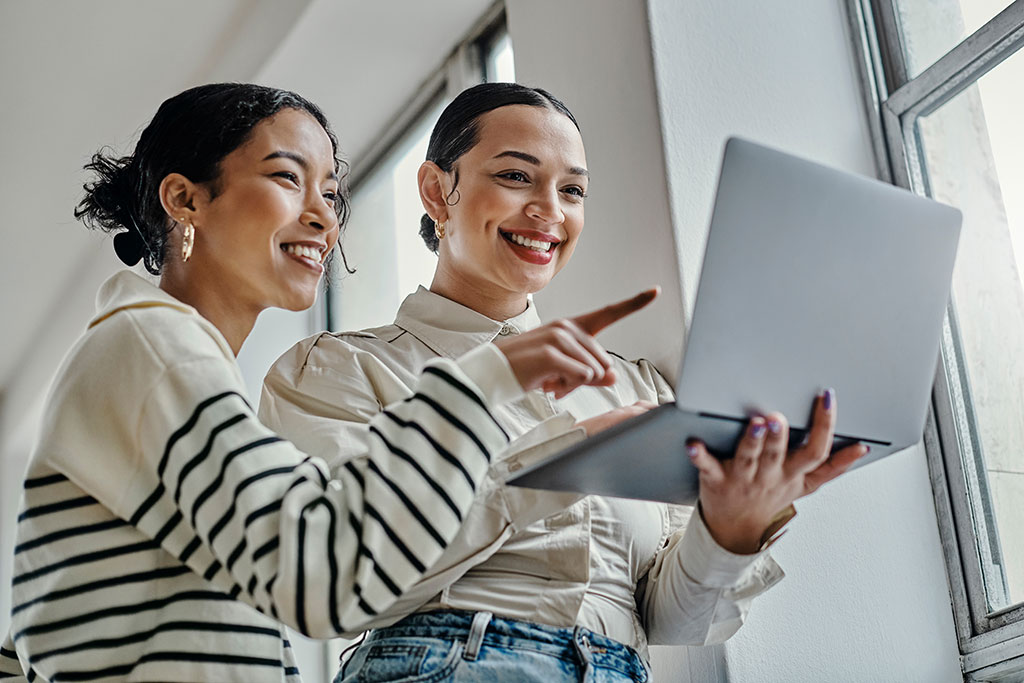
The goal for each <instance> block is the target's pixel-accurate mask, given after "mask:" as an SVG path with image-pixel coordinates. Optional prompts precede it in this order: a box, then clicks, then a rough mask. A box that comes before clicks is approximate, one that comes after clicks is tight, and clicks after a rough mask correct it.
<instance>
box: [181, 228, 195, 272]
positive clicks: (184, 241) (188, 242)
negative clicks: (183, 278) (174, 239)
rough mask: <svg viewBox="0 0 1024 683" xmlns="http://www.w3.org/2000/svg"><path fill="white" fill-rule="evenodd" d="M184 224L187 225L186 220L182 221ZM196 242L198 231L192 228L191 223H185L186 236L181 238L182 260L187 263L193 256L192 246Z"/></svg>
mask: <svg viewBox="0 0 1024 683" xmlns="http://www.w3.org/2000/svg"><path fill="white" fill-rule="evenodd" d="M181 222H182V223H185V219H184V218H182V219H181ZM195 242H196V229H195V228H194V227H192V224H191V223H185V234H184V235H182V238H181V260H182V262H187V261H188V259H189V257H191V256H192V246H193V245H194V244H195Z"/></svg>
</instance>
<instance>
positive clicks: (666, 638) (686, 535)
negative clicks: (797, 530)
mask: <svg viewBox="0 0 1024 683" xmlns="http://www.w3.org/2000/svg"><path fill="white" fill-rule="evenodd" d="M782 577H783V572H782V570H781V568H779V566H778V565H777V564H776V563H775V561H774V560H773V559H772V558H771V557H770V556H769V555H768V553H767V551H763V552H760V553H757V554H754V555H736V554H734V553H730V552H728V551H727V550H725V549H724V548H721V547H720V546H718V545H717V544H716V543H715V541H714V539H713V538H712V537H711V534H710V533H709V532H708V530H707V527H706V526H705V525H704V523H703V521H702V520H701V518H700V515H699V513H697V512H696V511H694V513H693V515H692V516H691V518H690V522H689V524H688V525H687V528H686V530H685V531H684V532H679V533H677V534H676V535H674V536H673V537H671V538H670V539H669V542H668V544H667V545H666V547H665V548H664V549H663V550H662V551H661V553H660V554H659V556H658V558H657V560H656V562H655V566H654V567H653V568H652V570H651V572H650V573H649V575H648V579H647V585H646V586H645V588H644V591H643V595H642V596H641V599H640V601H639V604H640V606H641V613H642V616H643V620H644V624H645V626H646V629H647V633H648V639H649V641H650V643H651V644H652V645H710V644H713V643H718V642H722V641H724V640H726V639H728V638H729V637H730V636H732V635H733V634H734V633H735V632H736V631H737V630H739V628H740V626H742V624H743V621H744V619H745V618H746V614H747V612H748V611H749V609H750V604H751V601H752V600H753V598H754V597H756V596H757V595H760V594H761V593H763V592H764V591H765V590H767V589H768V588H770V587H771V586H773V585H774V584H775V583H778V581H780V580H781V579H782Z"/></svg>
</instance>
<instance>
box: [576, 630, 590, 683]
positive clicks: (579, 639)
mask: <svg viewBox="0 0 1024 683" xmlns="http://www.w3.org/2000/svg"><path fill="white" fill-rule="evenodd" d="M572 644H573V646H574V647H575V648H576V656H577V657H579V660H580V683H584V682H585V681H586V680H587V674H588V673H590V638H589V637H588V636H587V630H586V629H585V628H583V627H582V626H577V627H576V628H575V629H574V630H573V633H572Z"/></svg>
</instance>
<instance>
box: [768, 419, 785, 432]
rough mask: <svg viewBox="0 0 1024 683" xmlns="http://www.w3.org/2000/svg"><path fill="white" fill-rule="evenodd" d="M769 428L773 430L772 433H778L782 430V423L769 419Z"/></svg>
mask: <svg viewBox="0 0 1024 683" xmlns="http://www.w3.org/2000/svg"><path fill="white" fill-rule="evenodd" d="M768 429H770V430H771V431H772V434H778V433H779V432H781V431H782V423H781V422H779V421H778V420H768Z"/></svg>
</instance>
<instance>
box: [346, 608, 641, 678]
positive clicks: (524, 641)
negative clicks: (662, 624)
mask: <svg viewBox="0 0 1024 683" xmlns="http://www.w3.org/2000/svg"><path fill="white" fill-rule="evenodd" d="M481 617H484V618H483V619H481ZM474 621H475V622H476V623H474ZM402 636H421V637H422V636H429V637H434V638H451V639H459V640H468V641H479V642H478V643H476V644H474V643H473V642H470V646H471V647H470V649H471V650H475V649H476V648H477V647H479V644H483V645H492V646H497V647H528V648H531V649H535V650H538V651H542V652H546V653H548V654H551V655H553V656H557V657H562V658H564V659H567V660H571V661H577V662H579V663H580V665H581V668H583V669H586V668H589V667H601V668H606V669H613V670H615V671H619V672H621V673H623V674H625V675H627V676H630V677H631V678H633V679H634V680H636V681H646V680H647V679H648V672H647V666H646V664H645V663H644V661H643V659H642V658H641V657H640V655H639V654H637V652H636V650H634V649H633V648H631V647H629V646H628V645H625V644H623V643H620V642H619V641H617V640H612V639H611V638H608V637H607V636H604V635H602V634H600V633H594V632H593V631H591V630H590V629H586V628H583V627H582V626H577V627H575V628H559V627H556V626H548V625H546V624H536V623H532V622H528V621H519V620H517V619H505V618H503V617H494V616H490V614H489V613H486V612H469V611H465V610H436V611H432V612H420V613H418V614H412V615H410V616H408V617H405V618H404V619H402V620H401V621H399V622H397V623H395V624H392V625H391V626H387V627H384V628H380V629H375V630H374V631H373V632H371V633H370V635H369V636H367V638H366V641H365V643H366V644H369V643H372V642H373V641H375V640H379V639H384V638H395V637H402ZM481 636H482V638H481Z"/></svg>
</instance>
